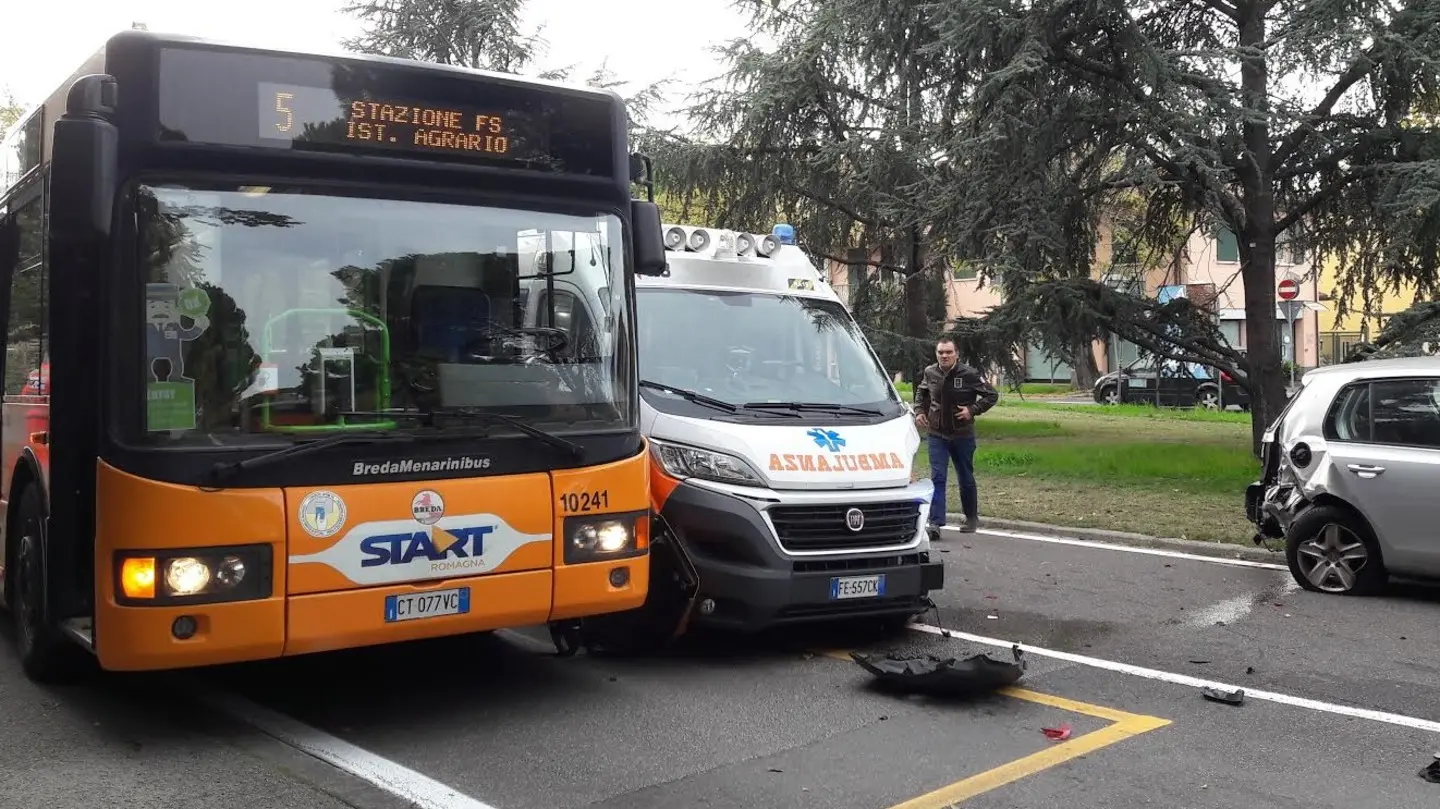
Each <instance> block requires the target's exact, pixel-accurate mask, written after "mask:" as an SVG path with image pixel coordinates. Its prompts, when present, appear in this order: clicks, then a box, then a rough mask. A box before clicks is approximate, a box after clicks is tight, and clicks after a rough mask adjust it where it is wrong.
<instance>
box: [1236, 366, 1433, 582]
mask: <svg viewBox="0 0 1440 809" xmlns="http://www.w3.org/2000/svg"><path fill="white" fill-rule="evenodd" d="M1262 450H1263V452H1262V464H1261V477H1260V480H1258V481H1256V482H1254V483H1252V484H1250V486H1248V487H1247V489H1246V492H1245V514H1246V518H1247V519H1248V520H1249V521H1250V522H1252V523H1254V524H1255V526H1256V528H1257V533H1256V535H1255V541H1256V542H1257V543H1258V544H1263V543H1265V542H1266V541H1268V540H1277V539H1278V540H1283V541H1284V544H1285V558H1286V561H1287V562H1288V564H1289V566H1290V573H1291V575H1293V576H1294V577H1295V581H1296V582H1298V583H1299V584H1300V586H1301V587H1304V588H1305V589H1307V590H1313V591H1317V592H1324V593H1337V594H1347V595H1362V594H1367V593H1373V592H1376V591H1377V590H1379V589H1380V588H1381V587H1382V586H1383V585H1384V584H1385V582H1386V581H1387V579H1388V577H1389V576H1390V575H1391V574H1399V575H1402V576H1409V577H1420V578H1429V577H1440V534H1437V533H1436V532H1435V529H1434V523H1435V515H1434V506H1433V504H1432V503H1431V502H1430V498H1432V497H1434V496H1435V495H1434V492H1435V484H1436V481H1437V480H1440V358H1436V357H1404V358H1398V359H1386V360H1369V361H1365V362H1356V363H1347V364H1343V365H1331V366H1326V367H1323V368H1317V369H1315V370H1313V371H1310V372H1309V373H1307V374H1306V375H1305V377H1304V380H1303V383H1302V385H1301V388H1300V391H1299V392H1298V393H1297V394H1296V395H1295V396H1294V397H1292V398H1291V399H1290V402H1289V403H1288V404H1287V405H1286V406H1285V409H1284V410H1282V411H1281V412H1280V416H1279V417H1278V418H1277V419H1276V420H1275V422H1274V423H1273V424H1271V425H1270V427H1269V428H1268V429H1267V430H1266V431H1265V434H1264V435H1263V437H1262Z"/></svg>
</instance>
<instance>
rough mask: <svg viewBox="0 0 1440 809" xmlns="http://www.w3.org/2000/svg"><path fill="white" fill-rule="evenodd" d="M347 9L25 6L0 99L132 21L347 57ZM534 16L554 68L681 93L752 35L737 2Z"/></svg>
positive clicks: (47, 83) (562, 8) (6, 53)
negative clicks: (596, 72) (670, 83)
mask: <svg viewBox="0 0 1440 809" xmlns="http://www.w3.org/2000/svg"><path fill="white" fill-rule="evenodd" d="M14 1H15V2H20V0H14ZM343 5H344V2H343V0H247V2H244V3H210V2H200V1H199V0H103V1H102V0H67V2H48V3H47V2H25V3H23V6H24V12H23V19H22V20H20V21H19V24H11V25H7V26H6V27H5V28H4V29H0V93H3V91H4V90H5V89H7V88H8V89H9V91H10V92H11V93H13V94H14V95H15V98H16V100H18V101H19V102H20V103H21V104H23V105H26V106H28V105H31V104H36V103H39V102H40V100H41V99H43V98H44V97H45V96H46V95H47V94H48V93H50V92H51V91H52V90H54V89H55V88H57V87H58V86H59V85H60V83H61V82H62V81H64V80H65V79H66V78H67V77H68V76H69V75H70V72H71V71H73V70H75V69H76V68H77V67H79V65H80V63H81V62H82V61H84V59H85V58H86V57H88V56H89V55H90V54H91V53H93V52H95V50H97V49H98V47H99V45H100V44H101V43H103V42H104V41H105V39H106V38H107V37H108V36H110V35H111V34H113V33H115V32H117V31H120V30H123V29H126V28H129V27H130V25H131V23H133V22H143V23H145V24H146V25H147V26H149V28H150V30H151V31H166V32H173V33H182V34H190V35H194V36H200V37H207V38H214V39H222V40H229V41H235V42H241V43H244V44H254V45H264V46H271V47H277V48H287V49H294V50H317V51H322V52H325V51H338V50H339V49H340V46H339V42H340V40H341V39H344V38H345V37H348V36H351V35H353V34H354V33H355V32H356V30H357V28H358V23H356V22H355V21H354V20H353V19H352V18H350V17H347V16H346V15H344V14H341V13H340V12H339V9H340V7H341V6H343ZM682 7H683V12H682V11H681V8H682ZM526 16H527V18H528V19H527V23H528V24H529V25H528V26H527V30H528V29H529V28H531V27H533V26H534V25H535V24H537V23H544V24H545V37H546V39H548V40H549V42H550V49H549V55H548V57H547V58H546V60H545V62H546V66H559V65H564V64H570V63H579V65H580V68H581V71H582V73H583V72H584V71H586V70H587V69H589V68H593V67H596V66H598V65H599V64H600V63H601V61H603V60H606V59H607V58H608V61H609V67H610V69H611V70H613V71H614V72H615V73H616V74H617V75H619V76H620V77H621V78H623V79H625V80H628V81H632V82H635V83H637V84H646V83H649V82H652V81H656V80H659V79H662V78H666V77H669V76H674V77H675V78H676V79H677V81H676V83H675V87H677V88H683V87H686V86H693V85H694V84H695V83H697V82H701V81H705V80H707V79H709V78H712V77H713V76H715V75H716V74H718V73H719V72H720V71H721V69H722V67H721V65H720V63H719V62H718V61H717V60H716V59H715V57H714V56H713V55H712V54H711V53H710V52H709V51H708V50H707V46H709V45H711V44H718V43H721V42H724V41H728V40H730V39H732V38H734V37H738V36H743V35H744V34H745V28H746V26H745V18H744V17H742V16H740V15H738V14H736V13H735V12H734V11H732V10H731V8H730V0H685V2H684V3H683V6H682V4H681V3H677V2H675V0H620V2H603V0H530V7H529V9H528V11H527V15H526ZM11 20H12V22H14V21H15V18H14V16H13V15H12V16H11ZM672 95H674V91H672ZM677 100H678V99H677ZM657 123H659V121H658V120H657Z"/></svg>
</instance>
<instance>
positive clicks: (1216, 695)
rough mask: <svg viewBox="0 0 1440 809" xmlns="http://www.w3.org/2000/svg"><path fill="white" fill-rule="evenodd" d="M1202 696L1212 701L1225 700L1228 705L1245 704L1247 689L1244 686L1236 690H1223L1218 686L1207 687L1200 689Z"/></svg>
mask: <svg viewBox="0 0 1440 809" xmlns="http://www.w3.org/2000/svg"><path fill="white" fill-rule="evenodd" d="M1200 696H1202V697H1204V698H1205V699H1208V700H1210V701H1211V702H1223V703H1225V704H1226V705H1243V704H1245V689H1243V688H1237V689H1235V690H1234V691H1221V690H1220V689H1218V688H1209V687H1206V688H1202V689H1200Z"/></svg>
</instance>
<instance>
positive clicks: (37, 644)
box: [10, 485, 84, 683]
mask: <svg viewBox="0 0 1440 809" xmlns="http://www.w3.org/2000/svg"><path fill="white" fill-rule="evenodd" d="M14 528H15V529H16V530H15V531H14V532H12V533H11V535H10V536H11V537H12V538H14V541H15V546H16V547H15V573H14V575H13V576H12V578H11V584H12V585H13V587H14V591H13V592H12V593H11V594H10V605H11V609H10V616H11V618H12V620H13V622H14V631H15V647H16V651H17V653H18V654H19V656H20V667H21V668H22V669H24V671H25V676H27V677H29V678H30V679H31V680H32V681H34V682H37V683H62V682H69V681H72V680H74V679H75V678H76V677H77V676H79V675H80V674H81V673H82V672H83V666H82V664H83V662H84V657H83V651H82V650H81V649H80V647H79V646H78V645H76V644H75V643H74V642H73V641H71V640H69V639H68V638H66V637H65V636H64V635H63V634H62V633H61V632H60V630H59V627H57V626H56V625H55V623H54V622H52V621H50V620H48V619H47V618H46V616H45V587H46V581H45V558H44V548H45V507H44V504H43V503H41V501H40V489H39V487H37V486H33V485H31V486H26V487H25V488H24V490H23V491H22V492H21V493H20V502H19V508H18V509H17V510H16V514H15V522H14Z"/></svg>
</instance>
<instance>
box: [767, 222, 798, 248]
mask: <svg viewBox="0 0 1440 809" xmlns="http://www.w3.org/2000/svg"><path fill="white" fill-rule="evenodd" d="M770 235H772V236H774V237H775V238H776V239H777V240H779V242H780V243H781V244H794V243H795V228H794V227H793V226H791V225H787V224H785V223H784V222H781V223H780V224H778V225H776V226H775V227H773V228H771V230H770Z"/></svg>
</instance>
